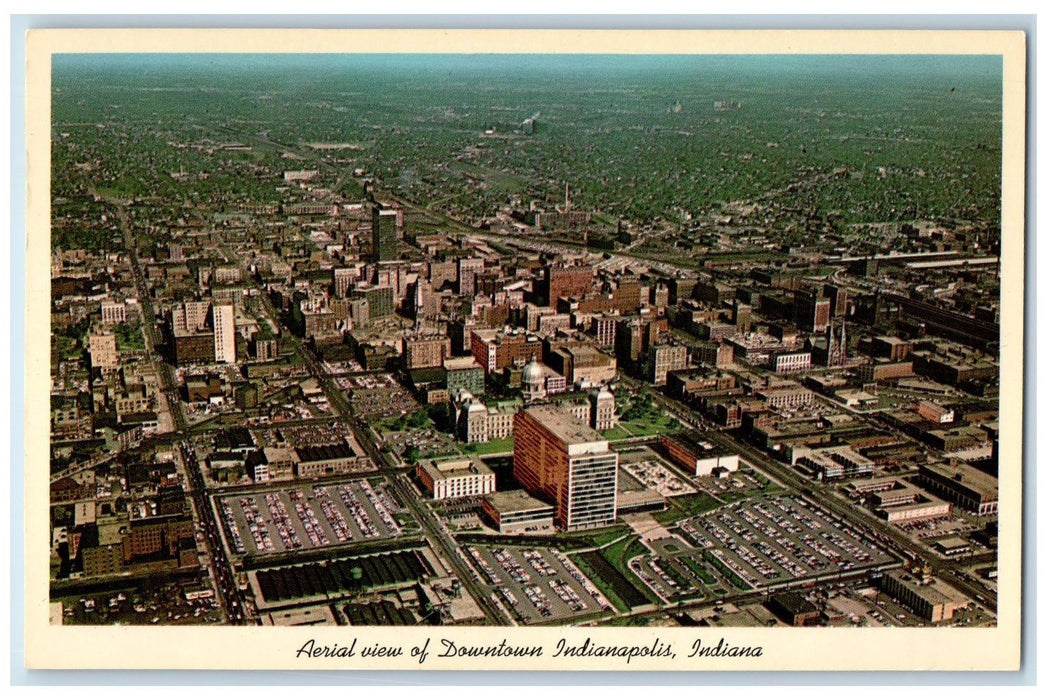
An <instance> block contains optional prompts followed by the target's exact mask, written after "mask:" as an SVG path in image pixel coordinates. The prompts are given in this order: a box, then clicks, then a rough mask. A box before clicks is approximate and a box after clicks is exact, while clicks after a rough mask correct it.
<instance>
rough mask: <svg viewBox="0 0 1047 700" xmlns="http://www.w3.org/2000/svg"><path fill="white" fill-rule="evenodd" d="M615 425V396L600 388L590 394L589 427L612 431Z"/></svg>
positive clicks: (604, 388) (605, 388)
mask: <svg viewBox="0 0 1047 700" xmlns="http://www.w3.org/2000/svg"><path fill="white" fill-rule="evenodd" d="M614 424H615V419H614V394H612V393H611V392H610V391H608V390H607V387H600V388H599V389H596V390H594V391H593V392H592V393H590V394H589V427H590V428H592V429H593V430H610V429H611V428H613V427H614Z"/></svg>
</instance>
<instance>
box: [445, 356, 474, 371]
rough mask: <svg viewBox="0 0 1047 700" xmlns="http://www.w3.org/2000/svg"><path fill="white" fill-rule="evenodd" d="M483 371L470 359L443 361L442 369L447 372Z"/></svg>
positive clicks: (460, 358) (450, 358) (458, 358)
mask: <svg viewBox="0 0 1047 700" xmlns="http://www.w3.org/2000/svg"><path fill="white" fill-rule="evenodd" d="M474 368H475V369H481V370H482V369H483V367H481V366H480V365H479V363H478V362H477V361H476V360H474V359H473V358H472V357H449V358H447V359H446V360H444V369H445V370H447V371H448V372H450V371H452V370H461V369H474Z"/></svg>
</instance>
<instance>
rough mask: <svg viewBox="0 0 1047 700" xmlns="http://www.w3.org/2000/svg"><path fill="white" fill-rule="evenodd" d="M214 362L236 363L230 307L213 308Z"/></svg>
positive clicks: (233, 321) (234, 334) (231, 308)
mask: <svg viewBox="0 0 1047 700" xmlns="http://www.w3.org/2000/svg"><path fill="white" fill-rule="evenodd" d="M214 359H215V362H225V363H233V362H236V321H235V315H234V311H233V307H232V306H215V307H214Z"/></svg>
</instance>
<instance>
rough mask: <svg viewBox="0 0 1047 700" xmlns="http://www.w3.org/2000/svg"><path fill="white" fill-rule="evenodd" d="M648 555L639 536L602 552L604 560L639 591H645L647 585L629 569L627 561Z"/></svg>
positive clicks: (648, 551)
mask: <svg viewBox="0 0 1047 700" xmlns="http://www.w3.org/2000/svg"><path fill="white" fill-rule="evenodd" d="M650 553H651V552H650V550H648V549H647V547H644V546H643V544H641V542H640V537H639V535H634V536H633V537H627V538H626V539H624V540H622V541H621V542H616V543H614V544H612V545H611V546H610V547H608V548H607V549H605V550H603V556H604V559H606V560H607V561H608V562H610V564H611V566H613V567H614V568H615V569H617V570H618V572H619V573H620V574H621V575H622V576H624V577H625V578H626V579H628V580H629V582H630V583H632V584H633V585H634V586H636V588H638V589H639V590H641V591H646V590H647V585H646V584H644V582H643V581H641V580H640V579H639V577H637V576H636V574H634V573H633V572H632V569H630V568H629V560H630V559H632V558H634V557H638V556H643V555H644V554H650Z"/></svg>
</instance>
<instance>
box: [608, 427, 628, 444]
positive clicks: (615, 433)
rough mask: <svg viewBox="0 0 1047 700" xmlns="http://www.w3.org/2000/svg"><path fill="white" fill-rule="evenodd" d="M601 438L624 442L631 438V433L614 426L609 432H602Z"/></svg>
mask: <svg viewBox="0 0 1047 700" xmlns="http://www.w3.org/2000/svg"><path fill="white" fill-rule="evenodd" d="M603 436H604V437H605V438H607V439H608V440H611V441H614V440H625V439H626V438H630V437H632V433H630V432H629V431H628V430H626V429H625V428H623V427H621V426H620V425H616V426H614V427H613V428H611V429H610V430H605V431H603Z"/></svg>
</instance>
